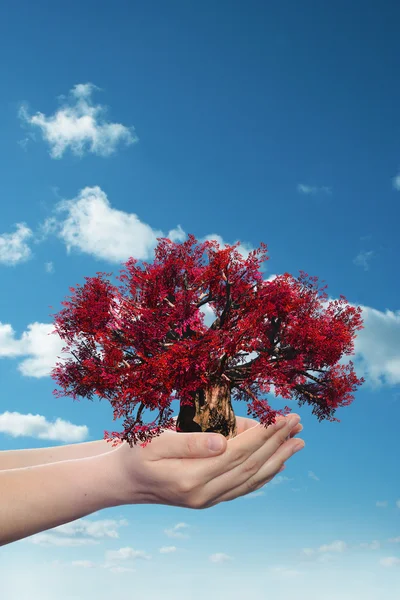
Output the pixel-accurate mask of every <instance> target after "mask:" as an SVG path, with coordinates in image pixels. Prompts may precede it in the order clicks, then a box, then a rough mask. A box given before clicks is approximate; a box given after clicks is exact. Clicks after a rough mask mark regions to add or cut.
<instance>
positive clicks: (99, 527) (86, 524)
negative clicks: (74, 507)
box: [53, 519, 128, 539]
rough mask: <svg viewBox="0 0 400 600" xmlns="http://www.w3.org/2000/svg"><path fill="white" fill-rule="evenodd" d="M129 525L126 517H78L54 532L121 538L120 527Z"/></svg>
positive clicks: (56, 528) (68, 534)
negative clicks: (91, 518)
mask: <svg viewBox="0 0 400 600" xmlns="http://www.w3.org/2000/svg"><path fill="white" fill-rule="evenodd" d="M126 525H128V521H127V520H126V519H120V520H119V521H116V520H115V519H99V520H97V521H91V520H89V519H77V520H76V521H72V522H71V523H65V525H59V526H58V527H55V528H54V529H53V531H54V533H57V534H61V535H67V536H72V535H84V536H87V537H91V538H96V539H97V538H113V539H116V538H119V533H118V528H119V527H122V526H126Z"/></svg>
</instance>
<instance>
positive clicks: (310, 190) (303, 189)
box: [297, 183, 332, 196]
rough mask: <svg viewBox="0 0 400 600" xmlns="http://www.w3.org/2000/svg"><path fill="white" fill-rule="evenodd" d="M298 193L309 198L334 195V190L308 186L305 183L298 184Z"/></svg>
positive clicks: (324, 186) (323, 186) (325, 187)
mask: <svg viewBox="0 0 400 600" xmlns="http://www.w3.org/2000/svg"><path fill="white" fill-rule="evenodd" d="M297 191H298V192H299V193H300V194H306V195H307V196H316V195H317V194H328V195H330V194H332V188H330V187H328V186H326V185H322V186H317V185H306V184H305V183H299V184H297Z"/></svg>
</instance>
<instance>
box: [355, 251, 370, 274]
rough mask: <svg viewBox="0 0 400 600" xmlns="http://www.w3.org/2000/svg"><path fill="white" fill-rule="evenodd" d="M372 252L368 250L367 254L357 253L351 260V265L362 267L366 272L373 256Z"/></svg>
mask: <svg viewBox="0 0 400 600" xmlns="http://www.w3.org/2000/svg"><path fill="white" fill-rule="evenodd" d="M374 254H375V253H374V251H373V250H368V252H359V254H357V256H356V257H355V258H354V259H353V263H354V264H355V265H357V266H358V267H362V268H363V269H364V271H368V269H369V262H368V261H369V260H371V258H372V257H373V256H374Z"/></svg>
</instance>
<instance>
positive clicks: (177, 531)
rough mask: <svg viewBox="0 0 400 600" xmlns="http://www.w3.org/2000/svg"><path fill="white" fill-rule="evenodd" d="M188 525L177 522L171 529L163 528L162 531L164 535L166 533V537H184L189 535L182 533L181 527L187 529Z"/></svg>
mask: <svg viewBox="0 0 400 600" xmlns="http://www.w3.org/2000/svg"><path fill="white" fill-rule="evenodd" d="M188 527H189V525H188V524H187V523H177V524H176V525H175V526H174V527H172V528H171V529H164V533H165V535H167V536H168V537H171V538H180V539H186V538H188V537H189V536H188V535H185V534H184V533H182V532H181V529H187V528H188Z"/></svg>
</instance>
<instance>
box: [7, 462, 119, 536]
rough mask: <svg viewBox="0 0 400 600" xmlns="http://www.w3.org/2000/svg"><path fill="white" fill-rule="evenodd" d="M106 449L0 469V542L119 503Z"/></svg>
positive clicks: (115, 476) (117, 480)
mask: <svg viewBox="0 0 400 600" xmlns="http://www.w3.org/2000/svg"><path fill="white" fill-rule="evenodd" d="M121 487H122V486H121V481H120V480H119V478H118V471H116V470H115V467H114V463H113V458H112V452H111V453H107V454H104V455H100V456H94V457H89V458H81V459H76V460H68V461H65V462H57V463H51V464H47V465H39V466H34V467H26V468H23V469H11V470H7V471H1V472H0V545H3V544H7V543H10V542H14V541H16V540H19V539H21V538H24V537H27V536H30V535H33V534H35V533H38V532H40V531H44V530H46V529H51V528H53V527H57V526H58V525H63V524H64V523H68V522H70V521H75V520H76V519H79V518H81V517H84V516H86V515H89V514H91V513H93V512H96V511H98V510H101V509H103V508H108V507H111V506H118V505H120V504H123V502H122V501H121V500H120V498H119V496H118V494H119V490H120V489H121Z"/></svg>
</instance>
